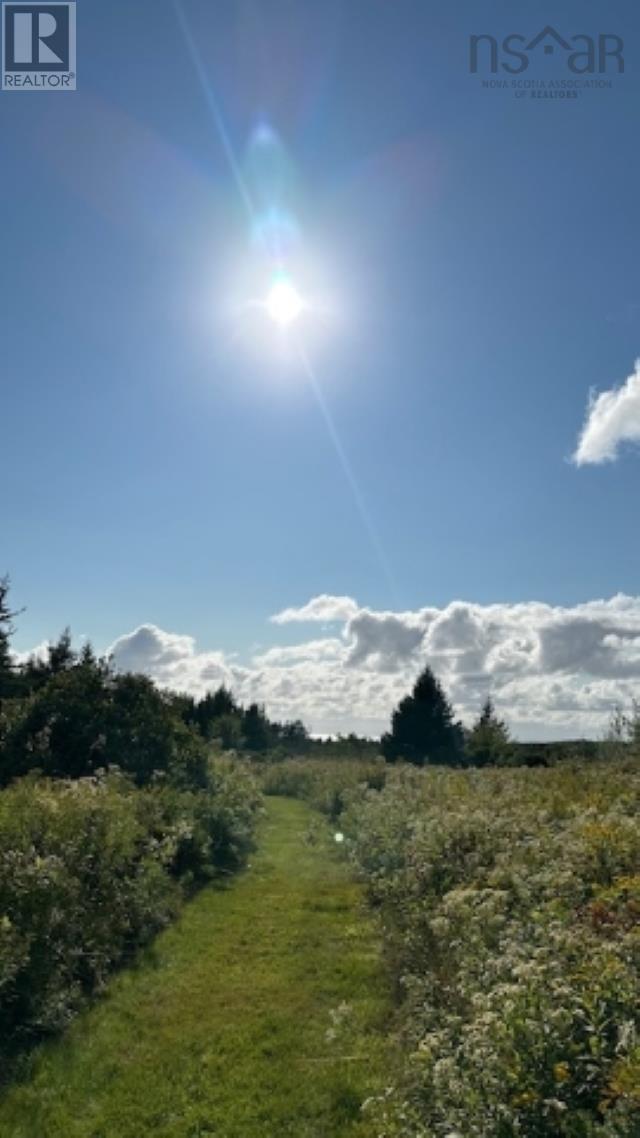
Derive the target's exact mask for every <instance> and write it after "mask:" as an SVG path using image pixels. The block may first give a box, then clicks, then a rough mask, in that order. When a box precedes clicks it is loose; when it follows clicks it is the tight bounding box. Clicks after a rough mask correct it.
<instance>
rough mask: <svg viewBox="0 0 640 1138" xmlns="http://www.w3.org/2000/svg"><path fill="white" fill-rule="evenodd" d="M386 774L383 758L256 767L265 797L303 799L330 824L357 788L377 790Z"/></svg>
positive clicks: (296, 761) (302, 761)
mask: <svg viewBox="0 0 640 1138" xmlns="http://www.w3.org/2000/svg"><path fill="white" fill-rule="evenodd" d="M386 775H387V768H386V765H385V763H384V762H383V760H382V759H377V760H373V761H372V760H370V759H284V760H282V761H279V762H275V763H272V764H269V765H268V766H265V767H261V768H259V779H260V785H261V787H262V791H263V793H264V794H266V795H276V794H282V795H285V796H288V797H289V798H302V799H304V800H305V801H306V802H308V803H309V804H310V805H311V806H313V807H314V809H316V810H320V811H321V813H323V814H326V815H328V817H329V818H331V819H332V821H335V820H336V819H337V818H338V817H339V816H340V815H341V813H342V811H343V810H344V809H345V807H346V805H347V803H348V802H349V801H350V797H351V795H352V793H353V792H354V791H355V790H356V789H360V790H365V789H380V788H381V787H382V786H384V783H385V778H386Z"/></svg>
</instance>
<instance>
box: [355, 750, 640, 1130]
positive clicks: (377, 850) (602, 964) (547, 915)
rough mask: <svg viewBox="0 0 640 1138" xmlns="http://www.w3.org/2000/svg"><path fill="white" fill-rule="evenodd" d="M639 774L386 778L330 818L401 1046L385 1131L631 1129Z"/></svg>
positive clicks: (591, 768) (592, 771) (634, 1126)
mask: <svg viewBox="0 0 640 1138" xmlns="http://www.w3.org/2000/svg"><path fill="white" fill-rule="evenodd" d="M639 806H640V772H639V771H638V770H637V767H635V766H634V764H633V763H629V762H627V763H626V764H625V763H622V764H615V763H608V764H606V765H599V764H589V765H588V766H583V767H576V766H569V765H564V766H558V767H555V768H553V769H549V770H536V771H534V770H526V769H518V770H497V769H494V770H486V771H478V770H472V771H465V772H452V771H445V770H437V771H435V770H425V771H420V772H419V771H413V770H410V769H408V768H398V769H396V770H392V771H391V772H390V774H389V777H388V779H387V783H386V786H385V788H384V789H383V790H382V791H381V792H380V793H377V794H372V793H371V792H369V793H368V794H366V795H364V796H360V797H358V798H356V799H354V800H353V802H352V804H351V806H350V808H349V809H348V810H347V811H346V813H344V814H343V815H342V818H341V828H342V830H343V831H344V832H345V834H346V835H347V848H348V849H349V850H350V853H351V856H352V857H353V859H354V861H355V864H356V865H357V866H358V868H359V870H360V872H361V873H362V874H363V875H364V878H365V880H366V881H367V883H368V889H369V895H370V898H371V901H372V903H374V904H375V905H376V906H377V907H378V908H379V909H380V910H381V914H382V919H383V926H384V928H385V932H386V941H387V948H386V951H387V959H388V962H389V966H390V968H391V970H392V973H393V975H394V976H395V978H396V982H397V986H398V995H399V999H400V1016H401V1024H402V1025H403V1033H404V1039H405V1045H406V1049H407V1062H406V1072H405V1077H404V1079H403V1080H402V1081H401V1082H400V1083H399V1085H398V1086H397V1087H396V1089H395V1092H394V1094H393V1096H392V1097H391V1098H390V1099H389V1100H388V1101H387V1104H386V1106H381V1112H382V1114H383V1115H386V1121H385V1123H384V1125H385V1127H386V1129H384V1133H385V1135H386V1134H393V1135H398V1136H399V1135H402V1136H403V1138H405V1136H406V1138H415V1136H416V1135H420V1136H425V1138H426V1136H427V1135H428V1136H429V1138H431V1135H445V1134H447V1135H448V1134H459V1135H464V1138H487V1136H488V1135H491V1136H492V1138H512V1136H514V1135H521V1136H522V1138H596V1136H602V1138H604V1136H608V1138H613V1136H614V1135H615V1136H616V1138H635V1136H636V1135H638V1134H639V1133H640V1095H638V1086H639V1085H640V1081H639V1076H640V1063H639V1057H640V1048H639V1041H640V829H639V828H638V823H637V817H638V807H639Z"/></svg>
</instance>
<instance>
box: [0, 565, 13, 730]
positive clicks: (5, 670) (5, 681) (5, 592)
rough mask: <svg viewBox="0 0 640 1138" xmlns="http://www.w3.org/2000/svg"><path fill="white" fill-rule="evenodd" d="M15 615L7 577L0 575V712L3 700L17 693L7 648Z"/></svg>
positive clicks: (11, 662)
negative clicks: (10, 603)
mask: <svg viewBox="0 0 640 1138" xmlns="http://www.w3.org/2000/svg"><path fill="white" fill-rule="evenodd" d="M16 615H17V614H16V613H15V612H12V611H11V607H10V605H9V578H8V577H0V712H1V711H2V704H3V702H4V700H5V699H11V697H12V696H15V695H16V694H17V680H16V673H15V669H14V667H13V661H12V659H11V651H10V648H9V643H10V640H11V636H12V634H13V618H14V617H15V616H16Z"/></svg>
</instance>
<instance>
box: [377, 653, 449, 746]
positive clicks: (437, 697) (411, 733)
mask: <svg viewBox="0 0 640 1138" xmlns="http://www.w3.org/2000/svg"><path fill="white" fill-rule="evenodd" d="M381 744H382V753H383V755H384V757H385V758H386V759H387V760H388V761H389V762H394V761H395V760H397V759H402V760H404V761H405V762H408V763H414V764H415V765H416V766H423V765H424V764H425V763H441V764H446V765H448V766H457V765H458V764H459V763H460V762H461V761H462V729H461V727H460V724H459V723H457V722H455V721H454V718H453V709H452V707H451V704H450V703H449V700H448V699H447V697H446V695H445V693H444V690H443V688H442V686H441V684H440V683H439V681H438V680H437V678H436V676H435V675H434V674H433V672H432V671H431V668H428V667H427V668H425V669H424V671H423V672H422V673H421V674H420V676H419V677H418V679H417V680H416V683H415V685H414V688H413V691H412V693H411V695H408V696H406V697H405V698H404V699H403V700H402V701H401V702H400V703H399V705H398V707H397V708H396V710H395V711H394V713H393V716H392V718H391V731H390V732H389V733H388V734H386V735H383V737H382V741H381Z"/></svg>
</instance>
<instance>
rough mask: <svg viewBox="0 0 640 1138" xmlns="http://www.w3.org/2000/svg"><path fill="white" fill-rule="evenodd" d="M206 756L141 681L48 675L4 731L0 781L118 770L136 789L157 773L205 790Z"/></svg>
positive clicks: (72, 672) (73, 671) (82, 673)
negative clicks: (32, 774)
mask: <svg viewBox="0 0 640 1138" xmlns="http://www.w3.org/2000/svg"><path fill="white" fill-rule="evenodd" d="M206 756H207V752H206V747H205V744H204V742H203V740H202V739H201V738H200V737H199V736H198V735H197V734H196V733H195V732H194V731H193V730H191V729H190V728H189V727H187V726H186V725H185V724H184V723H183V722H182V720H181V719H180V718H179V716H178V715H177V713H176V712H175V711H174V709H173V707H172V705H171V702H170V699H169V698H168V697H165V696H163V695H162V693H161V692H159V691H158V690H157V689H156V688H155V687H154V685H153V683H152V681H151V680H149V679H147V677H145V676H134V675H115V674H113V673H112V672H111V671H110V670H109V668H108V667H107V666H105V665H104V664H100V663H98V664H96V663H94V664H87V665H82V664H79V665H76V666H75V667H72V668H69V669H68V670H64V671H61V672H60V673H59V674H57V675H54V676H53V677H52V678H51V679H50V680H49V681H48V682H47V683H46V684H45V685H44V686H43V687H41V688H40V689H39V690H38V691H37V692H36V693H35V694H34V695H33V696H32V697H31V698H30V699H28V700H26V701H25V702H24V704H23V705H22V707H21V708H20V709H19V710H18V711H17V712H14V715H13V719H12V722H11V724H10V725H9V726H8V728H7V729H6V730H5V732H4V735H3V739H2V753H1V755H0V779H1V781H2V783H4V784H5V785H6V783H8V782H9V781H10V780H11V779H12V778H15V777H18V776H21V775H24V774H27V773H29V771H32V770H40V771H41V772H42V773H43V774H44V775H46V776H48V777H52V778H84V777H87V776H90V775H93V774H94V773H95V772H96V771H97V770H100V769H103V768H105V767H109V766H112V765H114V766H118V767H119V768H120V769H121V770H123V771H125V772H126V773H127V774H130V775H131V776H132V777H133V779H134V780H135V781H136V783H137V784H138V785H141V786H142V785H145V784H147V783H148V782H149V781H150V780H151V779H152V778H153V777H154V775H155V774H156V772H158V771H160V772H164V773H165V774H166V775H167V776H168V777H169V778H171V780H172V781H173V782H174V783H175V784H176V785H179V786H201V787H203V786H205V785H206V778H207V774H206V767H207V759H206Z"/></svg>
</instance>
